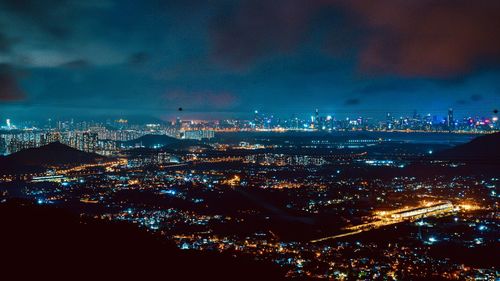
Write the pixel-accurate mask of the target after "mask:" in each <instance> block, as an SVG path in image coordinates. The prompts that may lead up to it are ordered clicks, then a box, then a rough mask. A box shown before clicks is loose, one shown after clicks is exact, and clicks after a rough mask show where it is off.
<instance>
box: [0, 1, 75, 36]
mask: <svg viewBox="0 0 500 281" xmlns="http://www.w3.org/2000/svg"><path fill="white" fill-rule="evenodd" d="M73 3H74V2H73V1H69V0H44V1H37V0H2V1H1V2H0V7H3V9H5V10H7V11H10V12H11V13H12V14H14V15H16V16H18V17H19V18H21V19H22V20H23V21H25V22H29V23H31V24H33V25H35V26H37V27H39V28H41V29H43V30H45V31H46V32H48V33H49V34H51V35H52V36H54V37H55V38H66V37H67V36H68V35H69V33H70V29H69V27H68V26H69V23H70V22H71V21H70V18H68V16H69V14H68V12H69V10H70V8H71V7H70V6H71V5H72V4H73Z"/></svg>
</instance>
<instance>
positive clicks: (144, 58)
mask: <svg viewBox="0 0 500 281" xmlns="http://www.w3.org/2000/svg"><path fill="white" fill-rule="evenodd" d="M150 59H151V57H150V55H149V54H148V53H146V52H137V53H134V54H132V55H130V57H129V59H128V63H129V64H130V65H133V66H137V65H143V64H145V63H147V62H148V61H149V60H150Z"/></svg>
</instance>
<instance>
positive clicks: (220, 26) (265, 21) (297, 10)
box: [210, 0, 318, 66]
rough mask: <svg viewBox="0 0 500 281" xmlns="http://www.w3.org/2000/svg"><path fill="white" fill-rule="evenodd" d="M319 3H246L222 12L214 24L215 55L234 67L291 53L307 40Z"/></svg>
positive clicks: (279, 0) (247, 0) (290, 0)
mask: <svg viewBox="0 0 500 281" xmlns="http://www.w3.org/2000/svg"><path fill="white" fill-rule="evenodd" d="M317 4H318V3H317V1H311V2H310V3H308V2H307V1H302V0H277V1H254V0H244V1H240V2H238V3H235V4H234V5H231V6H230V7H226V8H224V9H221V11H220V12H219V13H218V14H217V15H216V16H215V17H214V19H213V20H212V24H211V32H210V35H211V38H212V43H213V46H212V47H213V54H214V56H215V57H216V58H217V59H219V60H220V61H222V62H223V63H227V64H229V65H233V66H242V65H246V64H249V63H252V62H253V61H255V60H256V59H259V58H261V57H263V56H267V55H269V54H276V53H284V52H289V51H292V50H293V49H295V48H296V46H297V45H298V44H299V43H300V42H301V41H302V40H303V39H305V38H304V36H305V35H306V32H307V30H308V28H307V22H308V21H309V18H310V16H311V14H312V13H313V11H314V10H316V9H317Z"/></svg>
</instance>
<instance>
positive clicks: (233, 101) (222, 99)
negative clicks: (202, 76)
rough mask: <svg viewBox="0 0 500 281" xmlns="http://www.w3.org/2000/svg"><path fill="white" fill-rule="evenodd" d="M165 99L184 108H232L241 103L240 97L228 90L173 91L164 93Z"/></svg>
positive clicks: (170, 103) (174, 105) (172, 104)
mask: <svg viewBox="0 0 500 281" xmlns="http://www.w3.org/2000/svg"><path fill="white" fill-rule="evenodd" d="M164 98H165V101H166V102H167V103H168V104H169V105H170V106H172V107H175V108H178V107H182V108H183V109H184V110H197V109H203V110H207V109H209V110H210V109H214V110H222V109H230V108H233V107H234V106H236V105H238V104H239V100H238V98H237V97H236V96H235V95H233V94H231V93H227V92H210V91H202V92H186V91H171V92H169V93H167V94H165V95H164Z"/></svg>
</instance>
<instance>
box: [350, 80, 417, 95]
mask: <svg viewBox="0 0 500 281" xmlns="http://www.w3.org/2000/svg"><path fill="white" fill-rule="evenodd" d="M421 88H422V85H417V84H414V83H408V82H404V83H402V82H400V81H391V82H375V83H372V84H370V85H368V86H365V87H363V88H361V89H359V90H357V91H356V92H357V93H359V94H362V95H377V94H384V93H390V94H394V93H395V94H407V93H414V92H417V91H419V90H420V89H421Z"/></svg>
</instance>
